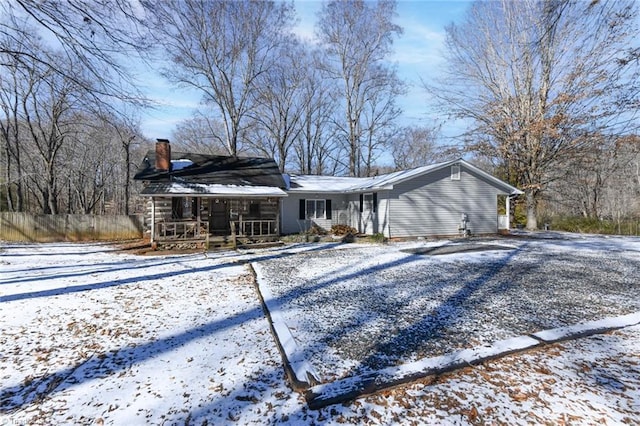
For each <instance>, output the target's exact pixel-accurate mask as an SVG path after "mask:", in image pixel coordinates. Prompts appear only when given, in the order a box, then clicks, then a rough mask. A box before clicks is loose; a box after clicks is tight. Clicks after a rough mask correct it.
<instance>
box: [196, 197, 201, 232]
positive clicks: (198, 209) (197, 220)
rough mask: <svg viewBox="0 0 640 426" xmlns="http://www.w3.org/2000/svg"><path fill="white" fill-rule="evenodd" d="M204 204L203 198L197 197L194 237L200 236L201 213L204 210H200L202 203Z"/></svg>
mask: <svg viewBox="0 0 640 426" xmlns="http://www.w3.org/2000/svg"><path fill="white" fill-rule="evenodd" d="M201 202H202V198H201V197H196V232H195V235H194V236H196V235H197V236H200V212H201V211H202V209H201V208H200V203H201Z"/></svg>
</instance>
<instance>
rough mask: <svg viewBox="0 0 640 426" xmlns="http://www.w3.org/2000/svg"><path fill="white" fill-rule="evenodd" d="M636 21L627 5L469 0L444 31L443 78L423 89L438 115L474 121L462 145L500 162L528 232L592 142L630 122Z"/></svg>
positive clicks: (633, 10) (634, 89) (633, 8)
mask: <svg viewBox="0 0 640 426" xmlns="http://www.w3.org/2000/svg"><path fill="white" fill-rule="evenodd" d="M636 17H637V7H636V4H635V3H634V2H632V1H595V2H590V3H585V2H569V1H554V0H543V1H535V0H522V1H518V2H513V1H507V0H503V1H500V2H475V3H474V4H473V5H472V6H471V8H470V9H469V12H468V14H467V17H466V20H465V21H464V22H463V23H462V24H460V25H450V26H449V27H447V40H446V47H447V51H446V54H447V65H448V72H447V74H446V76H445V77H444V78H443V79H442V80H441V81H440V82H438V83H437V84H428V85H427V89H428V90H429V92H430V93H431V94H432V96H433V97H434V98H436V99H437V100H439V101H440V105H441V106H442V107H443V109H444V111H447V112H450V113H453V114H454V115H455V116H457V117H459V118H466V119H470V120H472V121H473V123H474V126H473V127H472V128H471V129H470V132H469V133H470V135H471V136H473V138H472V139H471V141H472V143H470V144H468V148H469V149H471V150H474V151H480V152H483V153H484V154H485V155H488V156H490V157H493V158H499V159H501V161H502V162H503V163H504V166H503V167H504V168H505V169H506V170H508V171H509V173H511V174H512V176H514V178H515V182H514V183H516V184H518V185H520V186H521V187H522V189H523V190H524V191H525V197H526V210H527V228H530V229H534V228H536V227H537V219H536V210H537V204H538V201H539V199H540V197H541V196H542V194H543V192H544V190H545V189H546V187H547V186H548V184H549V183H550V182H552V181H554V180H556V179H558V178H561V177H562V176H563V169H562V167H561V165H562V164H566V163H567V162H568V161H569V159H571V158H575V157H577V156H579V155H580V154H581V153H582V152H584V151H585V149H586V150H588V149H589V144H590V143H591V142H592V141H593V138H592V137H590V135H594V134H598V133H599V134H604V135H606V134H616V133H620V132H623V131H624V130H625V126H628V125H629V124H631V123H633V121H632V120H630V119H631V118H633V116H634V110H635V109H637V108H638V105H640V103H639V102H638V93H639V92H638V86H639V82H640V80H638V54H639V51H638V49H637V46H635V45H634V43H635V41H636V40H637V39H638V29H637V20H636ZM628 130H629V129H628V128H627V131H628Z"/></svg>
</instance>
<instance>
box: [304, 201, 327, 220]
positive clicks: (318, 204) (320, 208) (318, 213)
mask: <svg viewBox="0 0 640 426" xmlns="http://www.w3.org/2000/svg"><path fill="white" fill-rule="evenodd" d="M306 216H307V219H324V218H325V201H324V200H307V214H306Z"/></svg>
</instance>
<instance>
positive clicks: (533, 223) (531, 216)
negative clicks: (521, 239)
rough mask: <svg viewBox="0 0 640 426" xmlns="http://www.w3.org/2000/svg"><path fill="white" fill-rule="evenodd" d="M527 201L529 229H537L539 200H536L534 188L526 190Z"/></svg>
mask: <svg viewBox="0 0 640 426" xmlns="http://www.w3.org/2000/svg"><path fill="white" fill-rule="evenodd" d="M525 203H526V207H527V229H528V230H530V231H535V230H536V229H538V219H537V218H536V211H537V207H538V200H536V196H535V193H534V190H533V189H527V190H525Z"/></svg>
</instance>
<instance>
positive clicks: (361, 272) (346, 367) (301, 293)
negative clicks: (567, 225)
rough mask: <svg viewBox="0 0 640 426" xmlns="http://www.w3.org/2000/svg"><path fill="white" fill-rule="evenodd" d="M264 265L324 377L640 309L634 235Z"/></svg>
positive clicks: (311, 257) (423, 245)
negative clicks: (632, 237) (629, 237)
mask: <svg viewBox="0 0 640 426" xmlns="http://www.w3.org/2000/svg"><path fill="white" fill-rule="evenodd" d="M541 235H546V234H541ZM483 246H484V247H483ZM259 267H260V269H261V273H262V275H263V277H264V280H265V281H266V284H267V285H268V286H269V288H270V290H271V292H272V293H273V295H274V297H275V298H276V299H278V304H279V306H280V310H281V312H282V315H283V317H284V318H285V320H286V322H287V325H288V326H289V328H290V329H291V331H292V333H293V336H294V337H295V339H296V340H297V342H298V344H299V346H300V347H301V350H302V351H303V352H304V355H305V357H306V358H307V359H308V360H309V361H310V362H311V363H312V364H313V365H314V366H315V367H316V368H317V369H318V371H319V372H320V374H321V376H322V378H323V380H334V379H337V378H340V377H344V376H350V375H355V374H362V373H366V372H369V371H371V370H377V369H380V368H383V367H387V366H391V365H396V364H401V363H405V362H409V361H414V360H416V359H419V358H423V357H431V356H437V355H442V354H444V353H448V352H451V351H453V350H456V349H462V348H469V347H474V346H478V345H485V344H489V343H491V342H495V341H497V340H501V339H506V338H509V337H514V336H518V335H524V334H529V333H532V332H535V331H539V330H543V329H549V328H555V327H559V326H565V325H572V324H576V323H580V322H585V321H590V320H595V319H601V318H605V317H610V316H617V315H623V314H627V313H631V312H636V311H640V296H639V295H640V282H639V280H638V276H640V240H638V239H626V238H605V237H589V238H583V237H579V238H578V237H576V238H562V237H560V238H558V237H557V236H556V237H554V238H549V239H540V238H533V237H531V236H526V237H525V236H523V237H510V238H494V239H471V240H466V241H447V242H443V241H439V242H414V243H398V244H389V245H384V246H380V245H372V246H368V245H339V246H331V245H328V246H326V247H324V248H323V247H319V249H317V250H314V251H312V252H301V253H298V254H295V255H291V256H284V257H278V258H274V259H271V260H266V261H262V262H260V264H259Z"/></svg>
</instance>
